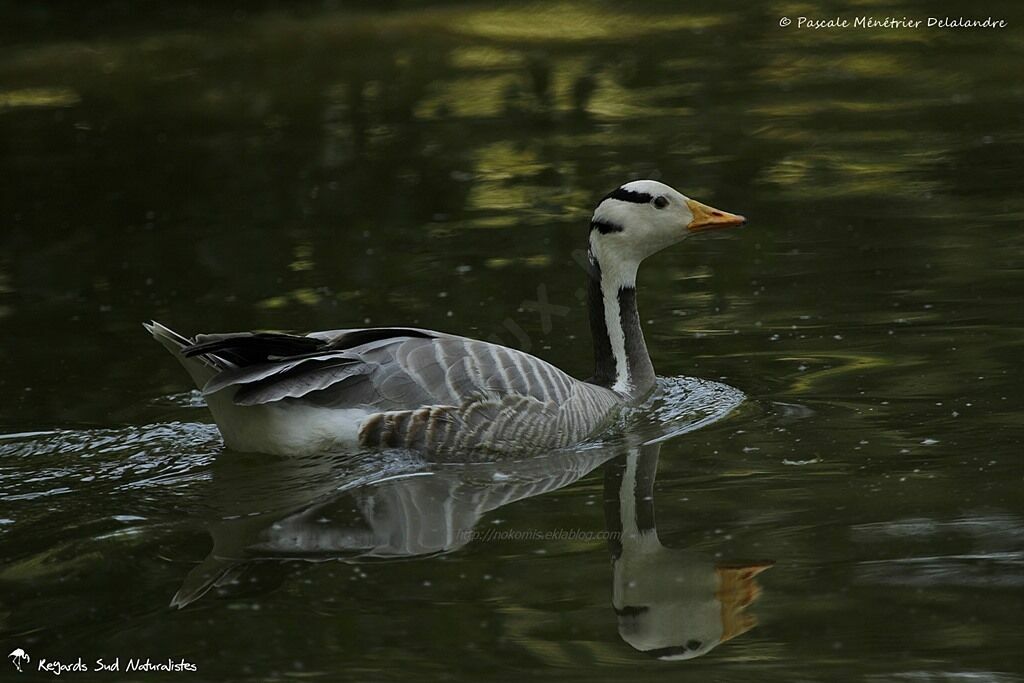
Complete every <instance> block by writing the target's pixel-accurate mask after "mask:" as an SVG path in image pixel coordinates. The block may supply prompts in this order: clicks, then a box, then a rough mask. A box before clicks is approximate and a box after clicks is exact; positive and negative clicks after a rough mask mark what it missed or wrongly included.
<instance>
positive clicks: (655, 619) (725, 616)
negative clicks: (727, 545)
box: [615, 549, 771, 660]
mask: <svg viewBox="0 0 1024 683" xmlns="http://www.w3.org/2000/svg"><path fill="white" fill-rule="evenodd" d="M663 552H665V553H666V554H668V555H669V556H670V558H671V559H670V562H671V564H672V565H673V566H672V567H671V568H670V567H662V569H663V570H668V571H667V573H665V574H663V575H658V574H657V573H655V572H651V574H650V575H648V576H647V577H646V581H647V582H650V584H651V585H650V589H651V592H650V593H649V594H648V596H647V597H648V598H649V600H647V602H648V603H649V604H646V605H640V606H637V605H629V606H624V607H616V610H615V612H616V614H617V615H618V620H619V635H620V636H621V637H622V639H623V640H624V641H626V642H627V643H629V644H630V645H631V646H632V647H633V648H634V649H636V650H640V651H641V652H644V653H645V654H647V655H650V656H652V657H657V658H658V659H665V660H676V659H691V658H693V657H699V656H700V655H703V654H705V653H706V652H708V651H709V650H711V649H712V648H714V647H715V646H717V645H719V644H720V643H723V642H725V641H727V640H730V639H732V638H735V637H736V636H738V635H741V634H743V633H746V632H747V631H749V630H750V629H752V628H753V627H754V626H755V625H756V624H757V619H756V617H754V616H753V615H750V614H746V613H745V612H744V608H746V607H747V606H748V605H750V603H752V602H753V601H754V600H756V599H757V596H758V595H760V592H761V589H760V587H759V586H758V585H757V581H756V580H755V578H754V577H756V576H757V575H758V574H759V573H761V572H762V571H764V570H765V569H767V568H768V567H770V566H771V565H770V564H769V563H761V564H756V565H750V566H745V567H714V566H713V565H711V562H710V559H709V557H708V556H707V555H702V554H699V553H688V552H687V551H676V550H669V549H663ZM687 565H689V566H687ZM648 567H652V565H648ZM704 572H706V573H704ZM640 580H643V579H640V577H637V576H634V577H632V578H630V579H628V581H629V582H630V583H633V584H634V585H639V582H640ZM685 582H689V584H688V585H686V584H685ZM666 583H667V584H668V585H665V584H666ZM644 592H647V591H644Z"/></svg>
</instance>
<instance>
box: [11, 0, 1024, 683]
mask: <svg viewBox="0 0 1024 683" xmlns="http://www.w3.org/2000/svg"><path fill="white" fill-rule="evenodd" d="M218 7H219V8H218V9H210V8H207V7H205V6H204V5H201V4H189V3H184V4H182V3H175V10H174V11H173V12H172V11H170V10H168V9H166V8H161V7H159V6H157V5H156V4H137V5H136V4H133V5H132V9H131V10H129V9H128V5H126V4H123V3H115V2H105V3H92V4H90V9H88V10H86V9H85V8H78V9H75V8H70V7H59V6H57V5H55V4H47V3H19V4H18V6H17V7H8V8H6V9H5V10H3V12H4V13H5V15H6V16H5V21H3V22H0V24H2V26H0V178H2V179H3V180H2V182H0V334H2V338H3V342H2V343H0V395H2V396H3V399H2V401H0V432H2V433H3V436H2V437H0V587H2V590H0V644H2V645H3V646H4V647H6V648H7V650H4V653H6V652H10V651H11V650H13V649H14V648H15V647H21V648H23V649H24V650H25V651H26V652H28V653H29V654H30V655H32V657H33V660H32V665H33V666H34V665H35V664H36V662H37V660H38V658H40V657H47V658H54V659H64V660H66V661H74V659H75V658H77V657H78V656H81V657H83V659H85V660H87V661H90V662H91V661H92V660H94V659H96V658H98V657H104V658H107V659H112V658H113V657H115V656H120V657H121V658H122V660H124V659H127V658H129V657H143V658H144V657H147V656H148V657H153V658H154V659H166V658H168V657H171V658H175V659H179V658H185V659H188V660H189V661H191V662H194V663H195V664H196V665H197V666H198V668H199V675H200V676H201V677H202V678H203V679H217V678H231V679H247V680H272V679H284V678H293V677H299V676H303V677H313V678H322V679H325V680H335V679H338V678H352V679H358V680H363V679H403V680H407V679H408V678H409V676H410V675H418V676H423V677H426V678H438V677H445V678H447V679H452V680H479V679H499V680H500V679H503V678H507V677H508V676H509V675H528V676H532V677H537V678H545V679H558V680H564V679H572V680H587V681H595V680H618V679H621V678H622V677H624V676H636V677H639V678H648V679H655V678H658V679H663V678H664V677H666V676H671V677H678V678H683V679H687V680H695V681H706V680H723V681H726V680H728V681H734V680H750V681H767V680H779V681H791V680H822V681H826V680H827V681H840V680H850V681H863V680H869V681H883V680H926V681H931V680H958V679H960V678H967V677H971V678H973V679H975V680H994V681H1011V680H1021V679H1022V678H1024V661H1022V658H1021V655H1020V653H1019V644H1020V642H1021V640H1022V637H1024V628H1022V627H1021V625H1020V624H1021V619H1020V612H1021V607H1022V601H1021V595H1022V593H1021V590H1022V588H1024V551H1022V547H1024V546H1022V539H1024V496H1022V494H1021V484H1022V473H1024V472H1022V467H1021V461H1020V453H1021V449H1022V437H1024V429H1022V427H1021V424H1022V418H1024V405H1022V403H1024V401H1022V399H1024V393H1022V390H1021V386H1022V380H1024V377H1022V372H1021V368H1022V363H1021V354H1022V344H1024V313H1022V311H1024V309H1022V308H1021V305H1020V302H1021V300H1022V299H1024V284H1022V282H1024V278H1022V276H1024V233H1022V231H1021V223H1022V219H1024V195H1022V194H1021V191H1020V187H1021V185H1020V170H1021V169H1022V168H1024V115H1022V112H1024V107H1022V104H1024V87H1022V85H1021V83H1020V79H1019V78H1018V77H1017V74H1019V73H1021V68H1022V67H1024V59H1022V57H1024V54H1022V53H1024V41H1022V40H1021V33H1020V28H1019V26H1024V16H1022V15H1021V13H1020V10H1019V9H1018V8H1017V6H1016V3H1012V2H994V3H990V4H988V5H985V6H984V7H983V8H982V7H979V8H978V12H979V13H980V14H983V15H984V16H988V15H989V14H991V15H993V16H996V17H1002V18H1005V19H1007V20H1008V21H1009V22H1010V27H1009V28H1007V29H1003V30H987V31H984V30H974V31H942V30H933V31H923V30H922V31H914V30H879V31H874V32H873V31H866V30H857V31H854V30H848V31H817V32H809V31H797V30H796V29H794V28H793V27H790V28H789V30H785V29H783V28H780V26H779V18H780V17H781V16H784V15H789V16H793V17H796V16H798V15H800V14H803V15H808V16H820V17H822V18H827V17H829V16H834V15H836V14H849V15H850V16H856V15H859V14H861V13H868V14H871V15H873V16H889V15H892V16H904V15H911V16H918V15H919V16H924V17H927V16H929V15H947V14H948V15H952V16H960V15H961V14H962V13H963V12H964V11H965V10H964V9H963V8H962V7H958V6H956V5H955V3H950V2H933V3H912V2H903V3H900V2H888V1H886V0H881V1H880V2H871V3H866V4H860V5H857V8H856V9H854V10H851V9H849V8H848V7H847V6H846V5H843V4H839V3H828V2H811V3H803V4H799V5H796V4H792V3H774V4H771V3H770V4H768V5H760V6H758V7H750V8H742V7H740V6H738V5H737V6H736V7H725V6H723V5H722V4H721V3H711V2H696V3H690V4H688V5H687V7H686V8H685V9H684V8H680V7H679V5H678V3H667V2H666V3H658V2H653V3H644V4H642V5H640V4H630V3H626V4H622V3H614V4H612V3H600V2H593V3H591V2H562V3H548V4H543V5H515V4H511V5H506V4H502V5H498V4H494V5H492V4H487V3H472V4H469V3H462V4H451V5H426V4H423V3H415V2H395V3H389V4H388V7H387V8H386V9H380V8H375V7H374V6H372V5H371V4H370V3H366V4H365V6H363V7H360V6H359V5H357V4H352V5H341V4H340V3H339V4H332V3H312V2H310V3H299V4H293V5H289V6H288V7H287V8H285V7H284V6H283V5H280V4H277V3H271V2H266V3H255V4H253V3H228V4H225V5H220V6H218ZM972 11H973V9H972ZM636 177H655V178H660V179H661V180H663V181H665V182H668V183H670V184H672V185H674V186H676V187H678V188H680V189H681V190H682V191H684V192H686V193H687V194H689V195H691V196H693V197H696V198H698V199H700V200H701V201H704V202H706V203H708V204H711V205H713V206H716V207H720V208H722V209H725V210H728V211H733V212H737V213H742V214H744V215H746V216H748V218H749V219H750V224H749V225H748V226H747V227H745V228H744V229H742V230H740V231H735V232H733V233H731V234H723V235H721V236H720V237H715V238H711V239H701V240H691V241H689V242H688V243H686V244H684V245H680V246H678V247H676V248H674V249H672V250H670V251H668V252H665V253H663V254H660V255H658V256H656V257H654V258H652V259H650V261H649V262H647V263H645V265H644V267H643V268H642V270H641V273H640V278H639V290H640V292H639V301H640V307H641V314H642V317H643V318H644V320H645V321H647V322H646V336H647V340H648V343H649V345H650V347H651V353H652V357H653V360H654V363H655V366H656V368H657V370H658V373H659V375H660V376H662V377H663V378H664V379H663V388H664V395H663V397H662V398H660V399H658V402H657V403H655V404H654V405H652V406H650V409H649V412H648V414H647V415H646V417H644V418H643V419H641V420H640V421H639V422H638V423H636V424H633V425H632V426H631V427H630V428H629V429H627V430H626V431H625V434H620V435H618V436H616V437H615V438H610V439H609V440H608V441H606V442H602V443H599V444H592V445H591V447H588V448H586V449H580V450H576V451H573V452H572V453H568V454H564V453H563V454H551V455H550V456H546V457H545V458H541V459H538V460H537V461H535V462H528V463H477V464H474V465H473V466H466V467H459V466H454V465H445V466H443V467H441V466H437V465H434V464H431V463H425V462H423V461H422V460H418V459H417V458H415V457H413V456H411V455H409V454H401V453H385V454H349V455H338V456H332V457H330V458H324V459H313V460H301V461H282V460H279V459H268V458H261V457H258V456H253V455H243V454H237V453H230V452H224V451H223V449H222V446H221V443H220V440H219V436H218V434H217V431H216V429H215V428H214V427H213V426H212V425H211V424H210V420H209V418H208V416H207V413H206V412H205V409H204V408H203V407H202V403H201V400H199V399H198V398H197V397H196V395H195V394H193V393H191V387H190V386H189V384H188V381H187V376H186V375H185V373H184V372H182V371H181V369H180V368H179V367H178V366H177V365H176V363H174V361H173V360H172V359H171V358H170V356H168V355H167V354H166V352H165V351H164V350H163V349H161V348H160V347H159V346H158V345H156V344H154V343H153V342H152V340H151V339H149V338H148V337H147V335H145V334H144V332H143V331H142V328H141V325H140V322H141V321H142V320H145V319H148V318H157V319H159V320H161V321H162V322H165V323H167V324H169V325H171V326H172V327H175V328H178V329H180V331H182V332H185V333H191V332H196V331H216V330H222V331H227V330H238V329H249V328H252V327H259V328H266V329H290V330H307V329H330V328H337V327H344V326H357V325H362V324H381V325H385V324H406V325H417V326H422V327H429V328H436V329H442V330H446V331H450V332H454V333H459V334H465V335H469V336H476V337H480V338H485V339H492V340H496V341H500V342H502V343H505V344H508V345H511V346H515V347H518V348H522V349H525V350H528V351H530V352H531V353H535V354H538V355H540V356H541V357H543V358H545V359H547V360H549V361H551V362H553V363H555V364H556V365H558V366H559V367H562V368H564V369H566V370H567V371H569V372H571V373H573V374H575V375H576V376H581V377H582V376H586V375H587V374H588V372H589V370H590V363H591V359H590V347H589V339H588V336H589V335H588V331H587V327H586V311H585V309H584V307H583V304H582V301H581V299H580V296H579V293H580V292H581V291H582V290H581V288H582V285H583V277H584V274H583V272H582V270H581V269H580V267H579V266H578V257H579V252H578V250H579V249H581V248H582V247H583V246H584V239H585V235H586V229H587V220H588V217H589V212H590V211H591V210H592V208H593V205H594V203H595V202H596V201H597V199H598V198H600V197H601V195H603V194H604V193H605V192H607V191H608V190H610V189H612V188H614V187H615V186H617V185H619V184H620V183H622V182H624V181H625V180H628V179H632V178H636ZM685 377H696V378H702V380H704V383H703V384H702V383H695V381H694V380H687V379H682V378H685ZM712 383H717V384H712ZM715 387H722V388H721V389H720V390H719V389H715ZM730 388H731V389H730ZM733 390H735V391H733ZM716 392H717V393H716ZM705 399H706V400H705ZM741 399H742V400H741ZM687 401H690V402H689V403H687ZM702 401H703V402H702ZM704 418H709V419H706V420H705V419H704ZM702 420H703V421H702ZM654 442H657V443H654ZM644 444H648V445H644ZM630 476H637V477H640V480H642V481H643V482H645V483H644V486H650V491H651V492H652V495H651V496H649V497H648V498H650V501H648V503H650V504H649V505H648V504H647V503H645V502H644V497H641V499H640V504H639V507H635V506H634V507H633V508H629V506H626V507H627V508H628V509H632V510H633V511H634V513H635V518H636V519H640V520H641V521H642V524H641V526H644V528H651V527H650V526H649V525H650V524H652V523H653V525H654V527H653V528H656V533H657V540H658V543H657V545H656V546H655V545H653V544H652V545H649V547H648V546H645V547H646V548H647V549H648V550H650V552H651V553H652V555H651V557H655V556H656V557H657V561H655V560H651V561H650V562H649V563H648V565H647V566H652V567H659V568H664V570H661V569H659V572H661V573H658V574H656V575H655V574H642V575H640V576H641V578H640V579H638V580H636V582H637V583H638V584H639V585H641V586H646V585H650V586H652V591H653V592H652V593H651V594H649V595H647V596H646V598H645V599H648V600H649V601H650V602H651V605H653V606H654V607H656V608H657V609H655V610H653V611H651V612H648V613H647V614H648V615H649V616H652V615H653V617H656V618H661V617H662V615H667V616H665V617H664V620H663V622H655V621H647V622H643V621H642V619H638V618H631V617H628V616H627V617H623V615H622V614H616V612H615V611H614V609H613V601H614V600H615V599H616V598H615V596H616V595H622V594H624V593H623V587H624V586H626V587H627V588H628V586H627V584H628V583H629V582H630V581H631V580H632V579H629V578H628V577H629V576H630V575H629V574H628V573H624V571H625V570H624V569H623V567H624V566H626V565H625V564H623V561H622V560H621V559H620V560H617V561H616V562H615V563H613V561H612V558H613V557H615V556H616V549H615V546H614V544H609V542H608V538H606V536H607V534H605V536H602V535H601V533H602V532H607V531H609V529H611V530H612V531H615V530H616V528H615V523H616V522H615V520H616V519H618V518H619V516H620V514H621V510H622V508H623V506H622V505H621V503H622V502H623V501H622V500H620V498H621V496H620V495H618V494H616V493H615V492H616V491H621V487H619V488H616V484H615V482H620V481H622V480H624V479H626V480H628V477H630ZM645 490H646V489H645ZM616 505H618V507H616ZM616 510H618V512H617V513H616V512H615V511H616ZM442 512H443V514H442ZM632 518H633V517H631V516H630V514H626V517H625V519H626V520H627V521H628V520H629V519H632ZM320 520H326V521H320ZM620 522H621V519H620ZM571 530H577V531H578V532H586V533H584V534H582V535H581V534H580V533H577V534H576V536H575V537H572V538H570V537H568V536H566V535H559V534H561V532H566V531H571ZM485 532H486V533H485ZM499 532H503V533H499ZM541 532H543V533H541ZM547 532H551V533H550V534H548V536H547V537H543V538H542V537H541V536H543V535H544V533H547ZM555 532H558V533H555ZM649 537H650V536H648V538H649ZM624 545H626V544H624ZM212 551H216V552H212ZM627 551H628V548H625V549H624V550H623V553H622V556H626V555H627ZM631 557H632V556H631ZM211 558H212V561H211ZM769 565H770V568H768V569H763V567H768V566H769ZM716 567H717V568H719V569H722V568H726V569H728V568H732V569H734V570H735V569H742V568H751V567H761V568H762V570H761V572H760V573H759V574H758V575H757V576H756V580H755V579H754V578H752V577H741V578H740V579H737V582H738V583H737V586H738V587H737V588H736V590H735V591H733V592H731V593H729V594H728V596H727V599H722V598H721V596H719V597H718V598H716V597H715V596H714V595H713V594H709V595H710V597H708V596H705V597H704V598H701V597H700V595H698V594H697V592H693V593H679V592H673V590H672V588H671V586H672V585H673V584H672V581H674V580H675V579H674V577H675V576H676V575H675V574H673V573H672V571H675V569H678V571H679V572H680V574H679V576H685V577H688V578H687V581H688V582H689V583H687V585H691V584H692V585H698V584H700V581H702V580H703V579H701V578H700V577H701V576H707V575H708V574H707V572H714V571H715V568H716ZM708 568H710V569H708ZM665 572H667V573H665ZM702 572H703V573H702ZM622 576H626V577H627V578H626V579H625V580H624V581H623V582H620V583H616V581H618V580H619V579H617V578H616V577H619V578H621V577H622ZM666 577H668V578H666ZM670 579H671V580H670ZM662 587H664V589H662ZM617 591H618V592H617ZM172 600H173V601H174V604H175V605H176V606H173V607H172ZM700 600H704V602H703V603H701V604H703V608H699V607H698V606H697V603H698V602H699V601H700ZM715 600H717V601H718V603H717V604H713V605H712V608H711V610H712V612H714V611H715V610H717V611H718V613H719V614H720V615H725V614H729V615H732V616H730V617H729V618H730V619H731V620H732V621H731V622H730V623H731V624H732V625H733V626H732V632H733V633H732V634H733V635H734V637H732V638H729V639H725V640H722V642H718V640H716V639H715V638H716V637H715V636H714V635H713V634H712V635H709V636H700V637H697V636H692V635H688V634H690V631H687V629H689V628H691V626H692V625H694V624H696V625H697V626H699V627H701V628H704V627H707V629H710V628H711V626H708V624H707V621H706V620H704V621H701V620H700V619H697V617H696V616H695V615H698V614H703V612H700V609H705V610H706V608H707V607H708V605H709V604H712V603H713V602H714V601H715ZM695 601H696V602H695ZM747 603H749V604H747ZM620 612H621V610H620ZM722 618H723V619H725V617H722ZM630 619H632V620H630ZM753 619H756V621H757V624H756V626H755V625H754V624H753ZM651 623H657V624H660V625H657V626H651ZM719 626H721V624H719ZM645 629H646V630H645ZM676 629H678V630H676ZM709 632H710V631H709ZM638 634H639V635H638ZM665 634H668V635H665ZM663 635H665V638H664V639H663V640H665V639H668V638H669V637H671V638H676V639H679V638H682V639H684V640H683V644H685V643H686V642H689V641H695V642H696V641H699V642H700V643H701V646H700V647H699V648H696V649H697V650H700V653H699V654H700V656H697V657H694V658H691V659H686V660H685V661H660V660H658V659H655V658H653V657H651V656H650V655H648V654H645V653H644V652H643V650H644V649H645V646H644V644H645V643H646V644H648V645H649V644H651V643H653V642H654V641H655V640H657V638H656V636H657V637H661V636H663ZM645 638H646V640H645ZM666 642H667V641H666ZM664 644H665V643H664V642H661V643H660V645H664ZM691 644H692V643H691ZM638 645H639V647H638ZM6 665H7V662H3V663H0V666H6ZM67 675H68V676H71V674H67ZM91 677H93V678H96V679H97V680H112V679H114V678H116V676H115V675H113V674H100V673H95V674H92V675H91ZM77 678H78V680H82V679H84V678H87V677H86V676H84V675H78V676H77Z"/></svg>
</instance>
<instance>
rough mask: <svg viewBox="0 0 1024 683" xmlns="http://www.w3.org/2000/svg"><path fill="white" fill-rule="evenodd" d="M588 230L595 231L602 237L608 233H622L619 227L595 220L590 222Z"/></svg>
mask: <svg viewBox="0 0 1024 683" xmlns="http://www.w3.org/2000/svg"><path fill="white" fill-rule="evenodd" d="M590 229H591V230H597V231H598V232H599V233H601V234H602V235H607V234H608V233H610V232H622V230H623V228H622V226H621V225H617V224H615V223H609V222H608V221H602V220H598V219H596V218H595V219H594V220H592V221H590Z"/></svg>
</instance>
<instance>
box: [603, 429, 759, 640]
mask: <svg viewBox="0 0 1024 683" xmlns="http://www.w3.org/2000/svg"><path fill="white" fill-rule="evenodd" d="M657 455H658V452H657V449H654V450H652V451H645V452H643V453H641V454H640V455H639V456H637V455H636V454H631V455H630V456H628V457H627V458H625V459H623V460H618V461H616V462H612V463H609V464H608V465H607V467H608V469H607V470H606V474H605V487H606V488H605V491H606V504H607V505H606V514H607V520H608V524H609V527H610V529H611V530H614V531H620V532H621V535H620V538H619V539H618V540H616V541H613V542H611V544H610V545H611V550H612V556H613V561H614V564H613V566H614V581H613V590H612V603H613V607H614V608H615V613H616V615H617V616H618V624H619V635H620V636H621V637H622V639H623V640H624V641H626V642H627V643H628V644H629V645H630V646H632V647H633V648H634V649H636V650H639V651H641V652H644V653H645V654H647V655H650V656H653V657H657V658H658V659H664V660H679V659H692V658H693V657H699V656H701V655H703V654H705V653H707V652H708V651H710V650H711V649H713V648H714V647H716V646H717V645H719V644H720V643H723V642H725V641H727V640H730V639H732V638H735V637H736V636H738V635H741V634H743V633H746V632H747V631H749V630H750V629H751V628H753V627H754V625H755V624H756V623H757V619H756V618H755V617H754V616H753V615H750V614H747V613H746V612H745V611H744V610H745V608H746V607H747V606H749V605H750V604H751V603H752V602H754V600H756V599H757V597H758V596H759V595H760V593H761V589H760V587H759V586H758V584H757V580H756V577H757V575H758V574H760V573H761V572H763V571H764V570H765V569H767V568H768V567H770V566H771V565H772V563H771V562H757V563H751V564H745V565H733V566H728V565H726V566H719V565H716V564H715V562H714V560H713V558H712V557H711V556H710V555H707V554H705V553H700V552H695V551H691V550H680V549H674V548H666V547H664V546H663V545H661V542H660V541H659V539H658V533H657V530H656V527H655V522H654V499H653V492H654V475H655V473H656V470H657Z"/></svg>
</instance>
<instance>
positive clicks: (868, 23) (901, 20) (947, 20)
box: [779, 16, 1008, 31]
mask: <svg viewBox="0 0 1024 683" xmlns="http://www.w3.org/2000/svg"><path fill="white" fill-rule="evenodd" d="M790 25H793V27H794V28H798V29H809V30H812V31H820V30H828V29H844V28H853V29H922V28H924V29H928V28H932V29H993V28H1006V27H1007V25H1008V24H1007V22H1006V20H1005V19H995V18H993V17H985V18H968V17H926V18H924V19H913V18H911V17H867V16H863V17H853V18H845V17H830V18H827V19H822V18H816V17H797V18H796V19H790V18H789V17H782V18H780V19H779V26H782V27H786V26H790Z"/></svg>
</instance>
